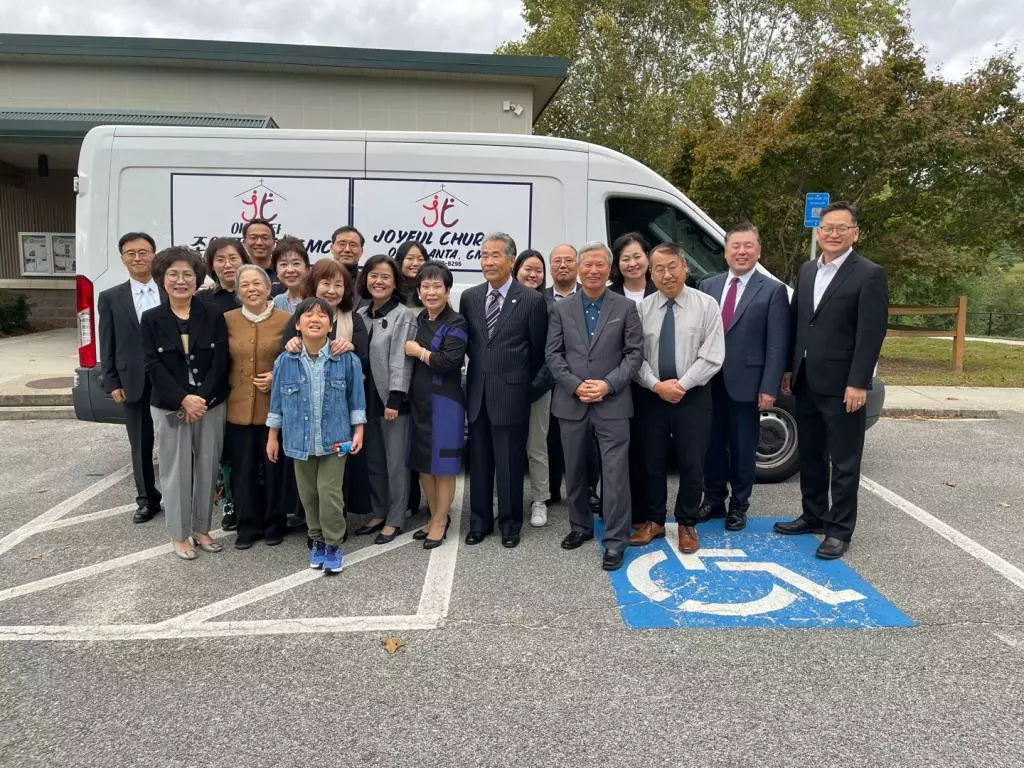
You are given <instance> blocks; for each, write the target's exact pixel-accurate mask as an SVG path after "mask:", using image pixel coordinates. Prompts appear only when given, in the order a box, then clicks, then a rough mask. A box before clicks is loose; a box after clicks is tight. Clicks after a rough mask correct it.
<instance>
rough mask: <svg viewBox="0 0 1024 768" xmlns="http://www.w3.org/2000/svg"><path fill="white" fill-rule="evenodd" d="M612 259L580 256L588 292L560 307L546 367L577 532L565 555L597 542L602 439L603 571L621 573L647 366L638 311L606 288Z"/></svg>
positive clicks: (596, 251) (597, 246) (592, 253)
mask: <svg viewBox="0 0 1024 768" xmlns="http://www.w3.org/2000/svg"><path fill="white" fill-rule="evenodd" d="M611 264H612V254H611V251H609V250H608V246H606V245H604V244H603V243H588V244H587V245H585V246H583V248H581V249H580V269H579V274H580V283H581V290H580V291H579V292H578V293H577V295H576V297H574V298H572V299H569V300H566V301H561V302H559V303H557V304H555V306H554V309H553V311H552V314H551V327H550V329H549V333H548V343H547V364H548V369H549V370H550V371H551V374H552V376H554V379H555V391H554V395H553V396H552V400H551V413H552V415H553V416H555V417H557V418H558V420H559V424H560V428H561V433H562V447H563V449H564V453H565V465H566V467H565V470H566V472H565V474H566V492H567V495H568V497H569V520H570V526H571V530H570V532H569V535H568V536H566V537H565V539H564V540H563V541H562V548H563V549H576V548H577V547H579V546H581V545H582V544H583V543H584V542H585V541H588V540H590V539H592V538H594V520H593V515H592V514H591V510H590V505H589V503H588V499H587V467H586V464H587V460H586V456H587V446H588V443H589V442H590V439H591V438H590V435H591V432H593V434H595V435H596V436H597V442H598V446H599V450H600V453H601V464H602V466H603V471H604V478H603V481H602V488H603V498H604V528H605V530H604V547H605V553H604V558H603V559H602V561H601V567H602V568H604V569H605V570H607V571H613V570H616V569H617V568H620V567H622V561H623V552H624V551H625V549H626V546H627V543H628V538H629V523H630V515H631V503H630V497H629V420H630V418H631V417H632V416H633V398H632V394H631V392H630V382H631V381H632V378H633V375H634V374H635V373H636V372H637V370H638V369H639V368H640V364H641V362H642V361H643V333H642V332H641V329H640V316H639V315H638V314H637V311H636V305H635V304H634V303H633V302H632V301H631V300H630V299H627V298H625V297H624V296H620V295H619V294H617V293H612V292H611V291H609V290H608V289H607V284H608V277H609V275H610V274H611Z"/></svg>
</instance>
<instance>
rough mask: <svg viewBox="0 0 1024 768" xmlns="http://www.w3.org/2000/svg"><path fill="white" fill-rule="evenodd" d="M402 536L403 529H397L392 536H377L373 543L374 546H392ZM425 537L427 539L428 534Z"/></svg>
mask: <svg viewBox="0 0 1024 768" xmlns="http://www.w3.org/2000/svg"><path fill="white" fill-rule="evenodd" d="M401 535H402V529H401V528H395V530H394V532H392V533H391V535H390V536H389V535H388V534H386V533H378V534H377V536H376V537H375V538H374V540H373V543H374V544H390V543H391V542H392V541H394V540H395V539H397V538H398V537H399V536H401ZM424 537H426V534H424Z"/></svg>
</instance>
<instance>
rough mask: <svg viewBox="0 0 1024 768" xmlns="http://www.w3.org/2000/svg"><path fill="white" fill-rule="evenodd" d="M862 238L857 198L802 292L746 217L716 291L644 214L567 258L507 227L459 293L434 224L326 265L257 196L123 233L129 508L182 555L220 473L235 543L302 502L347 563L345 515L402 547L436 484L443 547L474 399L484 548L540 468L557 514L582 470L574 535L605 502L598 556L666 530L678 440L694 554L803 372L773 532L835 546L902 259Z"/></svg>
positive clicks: (119, 354) (827, 230)
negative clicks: (889, 279) (412, 236)
mask: <svg viewBox="0 0 1024 768" xmlns="http://www.w3.org/2000/svg"><path fill="white" fill-rule="evenodd" d="M857 236H858V229H857V221H856V211H855V210H854V209H853V208H852V207H851V206H849V205H845V204H834V205H832V206H830V207H829V208H828V209H826V210H825V211H824V212H823V215H822V224H821V227H820V228H819V235H818V237H819V244H820V245H821V249H822V256H821V258H819V259H818V260H817V261H816V262H812V263H810V264H808V265H807V266H805V267H804V269H803V270H802V271H801V273H800V278H799V281H798V285H797V287H796V290H795V292H794V294H793V298H792V301H790V299H789V298H788V294H787V291H786V288H785V286H784V285H782V284H781V283H779V282H778V281H776V280H774V279H772V278H771V277H769V276H767V275H766V274H764V273H763V272H761V271H759V270H757V263H758V260H759V258H760V238H759V235H758V232H757V229H756V228H755V227H754V226H752V225H750V224H743V225H739V226H737V227H734V228H733V229H732V230H730V231H729V232H728V233H727V235H726V245H725V256H726V261H727V262H728V266H729V270H728V272H726V273H723V274H721V275H717V276H714V277H709V278H706V279H704V280H703V281H701V282H700V284H699V285H698V286H696V287H693V286H688V285H687V277H688V265H687V259H686V254H685V253H684V252H683V250H682V249H681V248H680V247H679V246H678V245H675V244H671V243H663V244H659V245H655V246H654V247H653V248H651V247H650V246H649V244H648V243H647V242H646V241H645V239H644V238H643V236H642V235H640V234H639V233H629V234H626V235H623V236H622V237H620V238H618V239H617V240H616V241H615V242H614V243H613V244H612V246H611V247H610V248H609V247H608V246H607V245H605V244H604V243H601V242H592V243H587V244H585V245H583V246H582V247H580V248H578V249H577V248H576V247H574V246H572V245H568V244H562V245H558V246H556V247H555V248H553V249H552V250H551V252H550V254H549V255H548V258H547V259H545V257H544V255H543V254H541V253H540V252H538V251H534V250H526V251H523V252H522V253H518V252H517V249H516V244H515V242H514V241H513V239H512V238H511V237H510V236H508V235H507V234H503V233H493V234H489V235H486V236H485V237H484V240H483V243H482V246H481V254H480V268H481V272H482V274H483V278H484V282H483V283H481V284H479V285H477V286H474V287H472V288H469V289H467V290H466V291H464V292H463V294H462V296H461V301H460V302H459V306H458V310H457V311H456V309H455V308H453V307H452V306H451V303H450V301H449V298H450V294H451V291H452V287H453V278H452V274H451V272H450V271H449V270H448V269H447V268H446V267H445V266H444V265H442V264H439V263H436V262H432V261H430V258H429V254H428V253H427V252H426V250H425V249H424V247H423V246H422V245H421V244H419V243H416V242H409V243H404V244H403V245H401V246H400V247H399V248H398V249H397V251H396V253H395V256H394V257H391V256H388V255H383V254H380V255H374V256H372V257H370V258H369V259H367V260H366V261H365V263H361V262H363V259H362V256H363V247H364V244H365V241H364V239H363V236H362V235H361V234H360V233H359V231H358V230H357V229H355V228H354V227H341V228H339V229H338V230H337V231H335V232H334V234H333V236H332V238H331V243H332V244H331V253H332V257H333V258H330V259H321V260H319V261H316V262H315V263H312V264H311V263H310V259H309V255H308V253H307V252H306V249H305V246H304V245H303V243H302V241H300V240H298V239H296V238H293V237H288V236H284V237H281V238H280V239H278V238H277V237H276V236H275V232H274V228H273V225H271V224H270V223H269V222H266V221H262V220H259V219H256V220H253V221H250V222H248V223H247V224H246V226H245V228H244V230H243V238H242V240H238V239H234V238H216V239H214V240H213V241H211V242H210V244H209V246H208V247H207V249H206V252H205V254H204V255H202V256H201V255H200V254H199V253H198V252H196V251H193V250H191V249H188V248H184V247H180V246H171V247H169V248H165V249H163V250H161V251H159V252H157V248H156V244H155V242H154V240H153V238H152V237H150V236H149V235H147V234H145V233H141V232H130V233H127V234H125V235H124V236H123V237H122V238H121V239H120V241H119V249H120V252H121V258H122V261H123V263H124V265H125V268H126V269H127V271H128V275H129V280H128V281H127V282H126V283H123V284H121V285H118V286H116V287H114V288H111V289H108V290H106V291H104V292H103V293H101V294H100V296H99V302H98V311H99V314H100V341H101V353H102V362H103V366H104V376H105V380H106V385H107V387H108V388H109V390H110V393H111V396H112V397H113V399H114V400H115V401H117V402H120V403H123V404H124V408H125V417H126V426H127V431H128V436H129V442H130V445H131V449H132V464H133V468H134V470H135V482H136V489H137V501H138V510H137V511H136V512H135V514H134V517H133V519H134V520H135V522H145V521H148V520H150V519H151V518H152V517H153V516H154V515H155V514H157V513H158V512H159V511H160V510H161V508H163V509H165V510H166V518H167V526H168V530H169V532H170V536H171V540H172V543H173V547H174V551H175V552H176V553H177V555H178V556H179V557H181V558H182V559H184V560H193V559H195V558H196V557H197V554H196V550H197V549H198V550H202V551H205V552H220V551H222V549H223V547H222V545H221V544H219V543H218V542H217V541H215V540H214V539H213V538H212V537H211V536H210V529H211V527H212V514H213V508H214V498H215V488H217V487H222V488H223V490H224V494H225V509H226V514H225V516H224V519H223V521H222V527H223V528H224V529H227V530H231V529H234V528H237V536H236V539H235V547H236V548H238V549H247V548H249V547H251V546H253V544H254V543H255V542H256V541H258V540H260V539H263V540H264V541H265V542H266V544H268V545H275V544H278V543H280V542H281V541H282V539H283V537H284V535H285V534H286V532H287V531H288V530H290V529H297V528H300V527H303V526H304V527H305V528H306V531H307V541H308V544H309V558H310V560H309V562H310V567H313V568H322V569H324V570H325V571H327V572H338V571H340V570H341V568H342V561H343V555H342V544H343V542H344V541H345V539H346V538H347V535H348V527H347V521H346V516H347V514H348V513H350V514H358V515H368V516H369V520H368V521H367V522H366V523H365V524H363V525H361V526H360V527H359V528H357V529H356V530H355V531H354V534H356V535H374V534H375V539H374V541H375V542H376V543H378V544H386V543H388V542H390V541H393V540H394V539H395V538H396V537H397V536H399V535H400V534H401V533H402V532H403V529H404V528H405V527H406V526H407V521H408V519H409V517H410V514H411V513H413V512H415V511H416V510H418V509H419V507H420V503H421V499H423V498H425V501H426V506H427V508H428V510H429V513H430V516H429V520H428V522H427V523H426V524H425V525H424V526H423V527H422V528H421V529H420V530H418V531H416V532H415V533H414V534H413V538H416V539H419V540H421V541H422V543H423V547H424V548H427V549H432V548H434V547H438V546H441V545H442V544H443V543H444V541H445V538H446V534H447V531H448V527H449V525H450V524H451V505H452V501H453V498H454V493H455V479H456V476H457V475H458V474H459V473H460V472H461V471H462V467H463V462H464V459H466V458H467V457H466V455H465V453H466V447H467V446H466V445H465V440H466V429H465V424H466V422H467V420H468V435H469V443H470V445H471V446H472V453H471V456H469V457H468V463H469V480H470V482H469V489H470V511H471V514H470V520H469V527H468V532H467V534H466V538H465V543H466V545H468V546H474V545H478V544H480V543H481V542H483V541H484V540H485V539H486V538H487V537H488V536H490V535H491V534H492V533H493V532H494V530H495V527H497V530H498V533H499V535H500V539H501V543H502V545H503V546H504V547H507V548H514V547H516V546H518V545H519V543H520V536H521V529H522V527H523V524H524V520H525V519H526V515H524V509H525V504H524V485H525V482H524V481H525V480H526V479H527V478H528V479H529V487H530V489H531V496H532V498H531V504H530V507H529V515H528V518H529V522H530V523H531V525H533V526H538V527H539V526H543V525H546V524H547V508H548V506H549V505H550V504H554V503H557V502H559V501H560V500H561V488H562V479H563V475H564V479H565V489H566V498H567V501H568V506H569V523H570V526H569V527H570V530H569V532H568V534H567V535H566V536H565V538H564V539H563V540H562V547H563V548H564V549H567V550H572V549H576V548H578V547H580V546H581V545H583V544H584V543H585V542H586V541H588V540H590V539H592V538H593V537H594V530H595V524H594V517H595V513H597V514H598V515H600V516H601V517H602V518H603V529H604V533H603V538H604V540H603V545H604V546H603V555H602V567H603V568H605V569H606V570H615V569H617V568H619V567H621V565H622V563H623V559H624V552H625V549H626V547H627V546H631V545H632V546H645V545H647V544H649V543H651V542H652V541H653V540H655V539H657V538H660V537H664V536H665V535H666V517H667V510H668V498H667V497H668V493H667V476H668V469H669V456H670V455H672V456H674V458H675V464H676V466H677V467H678V471H679V490H678V493H677V497H676V499H675V503H674V506H673V514H674V517H675V519H676V522H677V524H678V537H679V542H678V543H679V548H680V550H681V551H682V552H684V553H693V552H696V551H697V550H698V548H699V546H700V544H699V539H698V535H697V530H696V525H697V524H698V523H699V522H702V521H704V520H708V519H713V518H719V517H721V518H725V527H726V528H727V529H728V530H731V531H739V530H742V529H743V528H744V527H745V525H746V519H747V512H748V509H749V506H750V497H751V491H752V488H753V483H754V474H755V458H756V450H757V444H758V432H759V411H762V410H765V409H767V408H770V407H771V406H772V405H773V404H774V402H775V399H776V398H777V397H778V395H779V392H780V390H781V391H783V392H787V393H789V392H794V393H795V395H796V400H797V411H798V423H799V440H800V450H801V461H800V468H801V489H802V496H803V509H802V514H801V515H800V516H799V517H798V518H797V519H796V520H794V521H792V522H789V523H779V524H777V525H776V530H777V531H779V532H780V533H787V534H799V533H812V532H814V533H824V535H825V538H824V541H823V542H822V544H821V546H820V547H819V549H818V555H819V556H821V557H826V558H834V557H840V556H841V555H842V554H843V552H845V551H846V548H847V547H848V546H849V541H850V540H851V538H852V534H853V528H854V524H855V520H856V494H857V486H858V482H859V470H860V453H861V448H862V445H863V436H864V429H865V422H864V403H865V401H866V391H867V389H868V387H869V386H870V381H871V377H872V373H873V368H874V364H875V361H876V360H877V357H878V353H879V351H880V348H881V343H882V339H883V338H884V334H885V319H886V314H887V299H886V286H885V275H884V272H883V271H882V270H881V269H880V268H879V267H877V266H876V265H874V264H873V263H872V262H870V261H868V260H867V259H865V258H864V257H862V256H860V255H859V254H858V253H857V252H856V250H855V249H854V247H853V246H854V244H855V242H856V240H857ZM549 266H550V271H551V285H550V286H549V285H548V281H547V271H548V267H549ZM207 276H209V278H210V280H209V281H207V280H206V278H207ZM204 283H209V284H208V285H204ZM467 357H468V367H467V372H466V377H465V383H464V382H463V377H462V368H463V363H464V361H466V358H467ZM154 443H155V444H156V445H158V447H159V454H160V480H161V482H160V485H159V488H158V486H157V484H156V482H155V480H154V470H153V445H154ZM421 489H422V493H421ZM830 490H831V495H832V499H831V503H830V502H829V491H830ZM495 500H496V502H497V504H496V506H497V515H495Z"/></svg>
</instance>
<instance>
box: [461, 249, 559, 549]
mask: <svg viewBox="0 0 1024 768" xmlns="http://www.w3.org/2000/svg"><path fill="white" fill-rule="evenodd" d="M515 259H516V244H515V241H513V240H512V238H511V237H510V236H509V235H507V234H505V233H502V232H498V233H495V234H491V235H486V236H485V237H484V242H483V244H482V245H481V247H480V269H481V271H482V272H483V274H484V279H485V280H486V281H487V282H485V283H483V284H482V285H476V286H474V287H472V288H470V289H469V290H467V291H466V292H465V293H463V294H462V299H461V300H460V303H459V313H460V314H461V315H462V316H463V317H464V318H466V324H467V325H468V326H469V349H468V355H469V366H468V370H467V371H466V415H467V417H468V418H469V444H470V451H471V452H472V453H471V458H470V462H469V472H470V475H469V478H470V479H469V504H470V521H469V533H468V534H467V535H466V544H468V545H470V546H472V545H475V544H479V543H480V542H482V541H483V540H484V539H485V538H486V537H487V536H488V535H489V534H490V533H491V532H492V531H493V529H494V485H495V479H497V485H498V527H499V529H500V531H501V543H502V545H503V546H504V547H506V548H508V549H512V548H513V547H517V546H519V532H520V530H521V529H522V527H523V478H524V476H525V474H526V438H527V435H528V433H529V429H530V383H531V382H532V381H533V378H534V376H536V375H537V371H539V370H540V368H541V366H542V365H543V364H544V340H545V337H546V335H547V331H548V310H547V304H546V302H545V301H544V297H543V296H541V294H540V293H538V292H537V291H534V290H530V289H527V288H524V287H523V286H522V285H520V284H519V283H518V282H517V281H515V280H513V279H512V266H513V264H514V263H515Z"/></svg>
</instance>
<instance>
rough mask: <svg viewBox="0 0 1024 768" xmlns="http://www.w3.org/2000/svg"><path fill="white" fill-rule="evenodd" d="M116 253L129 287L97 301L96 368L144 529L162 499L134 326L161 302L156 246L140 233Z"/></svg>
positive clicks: (112, 290)
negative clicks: (115, 414)
mask: <svg viewBox="0 0 1024 768" xmlns="http://www.w3.org/2000/svg"><path fill="white" fill-rule="evenodd" d="M117 247H118V250H119V251H120V252H121V261H122V262H123V263H124V266H125V269H126V270H128V281H127V282H125V283H121V284H120V285H115V286H114V287H113V288H108V289H107V290H105V291H103V292H101V293H100V295H99V297H98V298H97V301H96V312H97V314H98V315H99V337H100V357H101V358H102V359H101V360H100V363H101V364H102V366H103V381H104V385H105V386H106V389H107V391H108V392H109V393H110V397H111V398H112V399H113V401H114V402H115V403H121V404H122V405H123V406H124V420H125V425H126V427H127V428H128V444H129V445H130V446H131V450H132V472H133V474H134V475H135V494H136V498H135V501H136V504H137V505H138V508H137V509H136V510H135V514H134V516H133V517H132V522H136V523H145V522H146V521H148V520H150V519H152V517H153V515H155V514H156V513H157V512H159V511H160V499H161V497H160V491H158V490H157V487H156V482H155V480H154V472H153V417H152V416H151V415H150V411H149V396H150V384H149V378H148V377H147V376H146V366H145V363H144V361H143V359H142V336H141V331H140V326H139V321H140V320H141V319H142V313H143V312H145V311H146V310H147V309H150V308H152V307H155V306H157V305H158V304H159V303H160V300H161V296H160V290H159V288H158V287H157V284H156V281H155V280H154V279H153V276H152V274H151V272H150V270H151V268H152V266H153V256H154V255H155V253H156V243H155V242H154V240H153V238H152V237H150V236H149V235H147V234H146V233H145V232H129V233H127V234H125V235H123V236H122V237H121V239H120V240H119V241H118V243H117Z"/></svg>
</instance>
